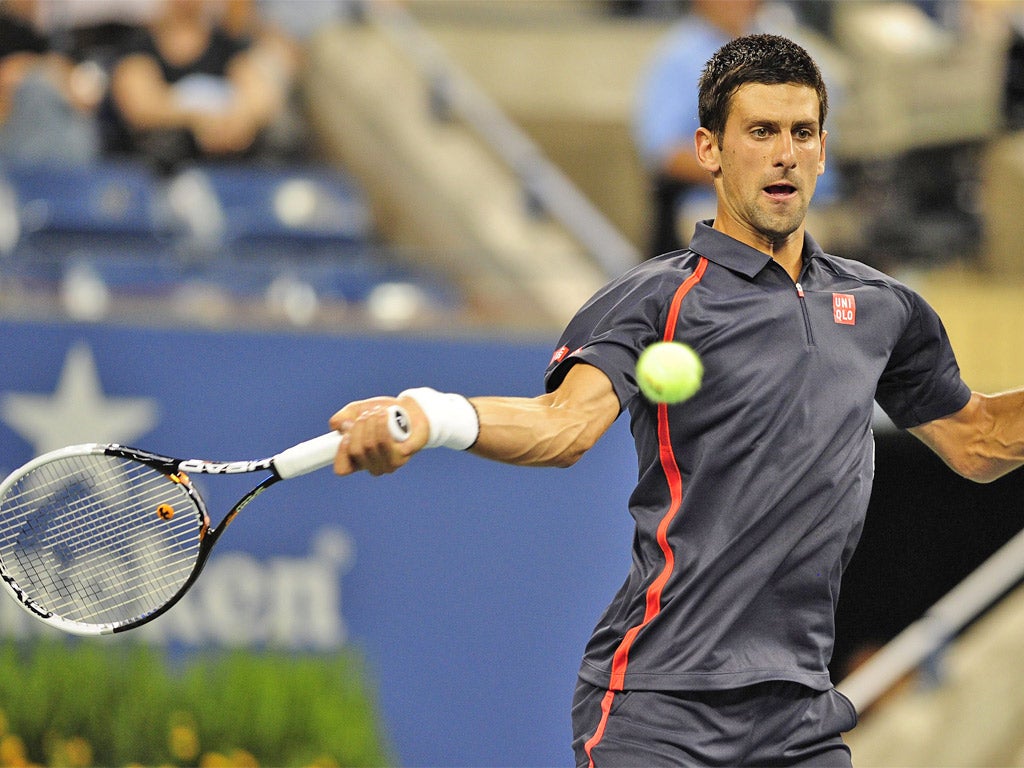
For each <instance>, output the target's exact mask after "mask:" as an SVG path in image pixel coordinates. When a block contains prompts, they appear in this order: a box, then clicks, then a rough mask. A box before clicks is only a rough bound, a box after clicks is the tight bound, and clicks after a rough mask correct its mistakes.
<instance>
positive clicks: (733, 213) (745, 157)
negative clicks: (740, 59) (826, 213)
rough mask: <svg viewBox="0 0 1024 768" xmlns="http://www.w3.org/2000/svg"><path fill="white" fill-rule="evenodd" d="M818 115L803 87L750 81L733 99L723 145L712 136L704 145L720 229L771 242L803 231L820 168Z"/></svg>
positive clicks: (821, 141)
mask: <svg viewBox="0 0 1024 768" xmlns="http://www.w3.org/2000/svg"><path fill="white" fill-rule="evenodd" d="M818 111H819V104H818V95H817V93H816V92H815V91H814V89H813V88H810V87H807V86H802V85H764V84H761V83H747V84H746V85H743V86H741V87H740V88H739V89H738V90H737V91H736V93H735V94H733V97H732V101H731V106H730V110H729V116H728V119H727V120H726V123H725V130H724V134H723V136H722V137H721V148H719V147H718V146H717V144H715V145H714V146H711V138H710V137H708V138H707V141H706V142H705V143H706V146H705V150H706V153H705V157H706V158H707V162H705V167H708V168H709V170H711V171H712V172H713V173H714V174H715V183H716V187H717V188H718V194H719V211H718V217H719V218H722V217H725V219H726V221H721V222H719V224H722V225H725V226H727V227H729V229H732V228H733V227H739V228H740V230H742V231H744V232H746V233H749V234H751V235H754V236H759V237H760V238H764V239H766V240H768V241H769V242H772V243H780V242H783V241H784V240H785V239H786V238H788V237H789V236H790V235H791V234H793V233H794V232H796V231H797V230H799V229H800V228H801V226H802V225H803V221H804V216H805V214H806V213H807V206H808V205H809V204H810V202H811V197H812V195H813V194H814V188H815V185H816V184H817V181H818V176H819V175H820V174H822V173H823V172H824V171H825V133H824V132H823V131H821V130H820V125H819V122H818ZM709 163H710V165H709ZM727 231H728V230H727Z"/></svg>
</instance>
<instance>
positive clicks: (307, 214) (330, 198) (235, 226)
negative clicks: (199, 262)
mask: <svg viewBox="0 0 1024 768" xmlns="http://www.w3.org/2000/svg"><path fill="white" fill-rule="evenodd" d="M186 173H193V174H195V173H199V174H201V175H202V177H203V178H204V179H205V182H206V184H207V185H208V187H209V189H210V190H211V191H212V193H213V195H214V197H215V198H216V200H217V203H218V204H219V206H220V211H221V215H222V216H223V245H224V247H225V248H226V249H227V251H228V252H229V253H230V254H231V255H233V256H239V257H243V258H244V257H260V256H271V257H286V258H287V257H303V256H305V257H320V256H326V257H330V256H344V255H346V254H348V255H351V254H352V253H360V252H362V251H363V250H364V247H365V246H366V245H367V244H368V243H369V242H370V241H371V240H372V238H373V227H372V223H371V216H370V211H369V207H368V205H367V203H366V200H365V196H364V195H363V193H362V190H361V189H360V188H359V187H358V186H357V185H356V184H355V183H354V182H353V181H352V180H351V179H349V178H348V177H347V176H345V175H344V174H341V173H339V172H337V171H334V170H331V169H324V168H267V167H263V166H242V165H225V166H216V165H205V166H200V167H197V168H193V169H189V171H186Z"/></svg>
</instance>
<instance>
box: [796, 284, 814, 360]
mask: <svg viewBox="0 0 1024 768" xmlns="http://www.w3.org/2000/svg"><path fill="white" fill-rule="evenodd" d="M794 285H795V287H796V296H797V298H798V299H799V300H800V312H801V313H803V316H804V332H805V333H806V334H807V346H809V347H813V346H814V335H813V334H812V333H811V316H810V314H808V312H807V301H806V297H805V296H804V287H803V286H802V285H801V284H800V283H799V281H798V282H796V283H794Z"/></svg>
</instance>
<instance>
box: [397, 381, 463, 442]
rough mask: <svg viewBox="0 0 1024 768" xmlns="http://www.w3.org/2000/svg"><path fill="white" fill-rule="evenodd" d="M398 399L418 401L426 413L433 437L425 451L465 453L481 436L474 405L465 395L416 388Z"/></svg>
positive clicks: (402, 393)
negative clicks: (428, 449)
mask: <svg viewBox="0 0 1024 768" xmlns="http://www.w3.org/2000/svg"><path fill="white" fill-rule="evenodd" d="M398 396H399V397H408V398H410V399H412V400H415V401H416V403H417V404H418V405H419V407H420V408H422V409H423V413H425V414H426V416H427V423H428V424H429V425H430V437H429V439H428V440H427V444H426V445H425V446H424V447H425V448H452V449H454V450H456V451H464V450H466V449H468V448H472V447H473V445H474V444H475V443H476V441H477V438H478V437H479V436H480V417H479V416H478V415H477V412H476V408H474V407H473V404H472V403H470V402H469V400H468V399H467V398H465V397H464V396H462V395H456V394H452V393H449V392H438V391H437V390H436V389H431V388H430V387H416V388H415V389H407V390H405V391H404V392H401V393H399V395H398Z"/></svg>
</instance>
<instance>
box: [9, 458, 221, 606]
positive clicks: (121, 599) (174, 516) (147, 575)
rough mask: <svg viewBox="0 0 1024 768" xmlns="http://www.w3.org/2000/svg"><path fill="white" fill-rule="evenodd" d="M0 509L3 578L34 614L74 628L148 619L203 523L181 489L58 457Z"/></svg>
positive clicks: (127, 470)
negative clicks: (78, 624) (8, 579)
mask: <svg viewBox="0 0 1024 768" xmlns="http://www.w3.org/2000/svg"><path fill="white" fill-rule="evenodd" d="M0 509H2V511H3V515H2V520H0V560H2V561H3V565H4V568H5V570H6V572H7V573H8V574H9V575H10V576H11V578H12V579H13V580H14V581H15V583H16V584H17V585H18V587H19V588H20V589H21V590H22V591H23V592H24V593H25V594H26V595H27V596H28V597H29V598H30V599H32V600H33V601H34V602H35V603H36V604H37V605H39V606H40V607H41V608H43V609H45V610H47V611H51V612H53V613H55V614H57V615H59V616H61V617H62V618H65V619H67V620H70V621H74V622H81V623H88V624H109V625H112V626H118V625H121V624H125V623H128V622H131V621H133V620H135V619H138V618H141V617H142V616H145V615H147V614H148V613H150V612H152V611H153V610H155V609H157V608H159V607H160V606H161V605H163V604H164V603H165V602H166V601H167V600H168V599H170V598H171V597H172V596H173V595H174V594H175V593H176V592H177V591H178V590H179V589H180V588H181V586H182V585H183V584H184V583H185V581H186V580H187V579H188V577H189V575H190V574H191V572H192V569H193V567H194V565H195V562H196V558H197V556H198V551H199V541H200V539H199V534H200V528H201V523H202V521H201V519H200V513H199V511H198V509H197V508H196V506H195V504H194V503H193V501H192V499H191V498H190V496H189V494H188V492H187V490H186V489H185V488H183V487H182V486H181V485H180V484H178V483H176V482H174V481H172V480H171V479H170V478H168V477H167V476H166V475H165V474H163V473H162V472H159V471H157V470H155V469H152V468H150V467H148V466H146V465H144V464H142V463H140V462H136V461H132V460H129V459H123V458H118V457H111V456H106V455H104V454H85V455H74V456H66V457H62V458H59V459H57V460H55V461H53V462H50V463H47V464H44V465H41V466H39V467H37V468H36V469H35V470H34V471H32V472H29V473H28V474H26V475H25V476H24V477H22V478H21V479H19V480H18V481H17V482H16V483H14V484H12V485H11V486H10V488H9V489H8V492H7V493H6V495H5V496H4V498H3V499H0ZM160 511H163V512H164V514H163V516H162V515H161V514H160Z"/></svg>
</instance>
